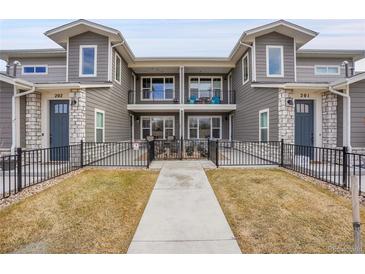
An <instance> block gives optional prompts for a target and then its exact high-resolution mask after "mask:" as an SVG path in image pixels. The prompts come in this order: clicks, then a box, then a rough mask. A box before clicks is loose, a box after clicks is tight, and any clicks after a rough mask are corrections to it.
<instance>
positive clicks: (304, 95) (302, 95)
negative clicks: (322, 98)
mask: <svg viewBox="0 0 365 274" xmlns="http://www.w3.org/2000/svg"><path fill="white" fill-rule="evenodd" d="M300 98H309V93H301V94H300Z"/></svg>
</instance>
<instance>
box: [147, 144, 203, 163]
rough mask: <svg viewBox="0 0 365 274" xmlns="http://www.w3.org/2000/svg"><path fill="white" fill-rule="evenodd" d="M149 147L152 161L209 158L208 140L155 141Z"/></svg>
mask: <svg viewBox="0 0 365 274" xmlns="http://www.w3.org/2000/svg"><path fill="white" fill-rule="evenodd" d="M149 145H150V159H151V160H184V159H191V160H193V159H196V160H198V159H207V158H208V140H189V139H188V140H184V139H178V140H153V141H150V142H149Z"/></svg>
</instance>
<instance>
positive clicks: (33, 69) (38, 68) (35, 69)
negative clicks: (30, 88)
mask: <svg viewBox="0 0 365 274" xmlns="http://www.w3.org/2000/svg"><path fill="white" fill-rule="evenodd" d="M22 68H23V70H22V74H23V75H27V74H48V66H47V65H35V66H33V65H32V66H29V65H27V66H23V67H22Z"/></svg>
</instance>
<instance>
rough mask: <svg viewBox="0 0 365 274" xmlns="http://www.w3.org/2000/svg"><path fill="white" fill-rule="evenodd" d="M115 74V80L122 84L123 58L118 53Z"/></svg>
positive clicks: (115, 61)
mask: <svg viewBox="0 0 365 274" xmlns="http://www.w3.org/2000/svg"><path fill="white" fill-rule="evenodd" d="M114 72H115V75H114V79H115V81H117V82H118V83H119V84H120V83H121V82H122V58H120V56H119V54H117V53H115V60H114Z"/></svg>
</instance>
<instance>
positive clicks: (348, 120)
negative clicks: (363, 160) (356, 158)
mask: <svg viewBox="0 0 365 274" xmlns="http://www.w3.org/2000/svg"><path fill="white" fill-rule="evenodd" d="M329 91H330V92H332V93H333V94H336V95H339V96H342V97H344V98H346V102H347V106H346V112H347V114H346V125H347V126H346V146H347V149H348V152H350V153H351V151H352V146H351V97H350V86H349V84H348V83H346V93H342V92H339V91H338V90H335V89H334V88H332V87H331V86H330V87H329Z"/></svg>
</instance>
